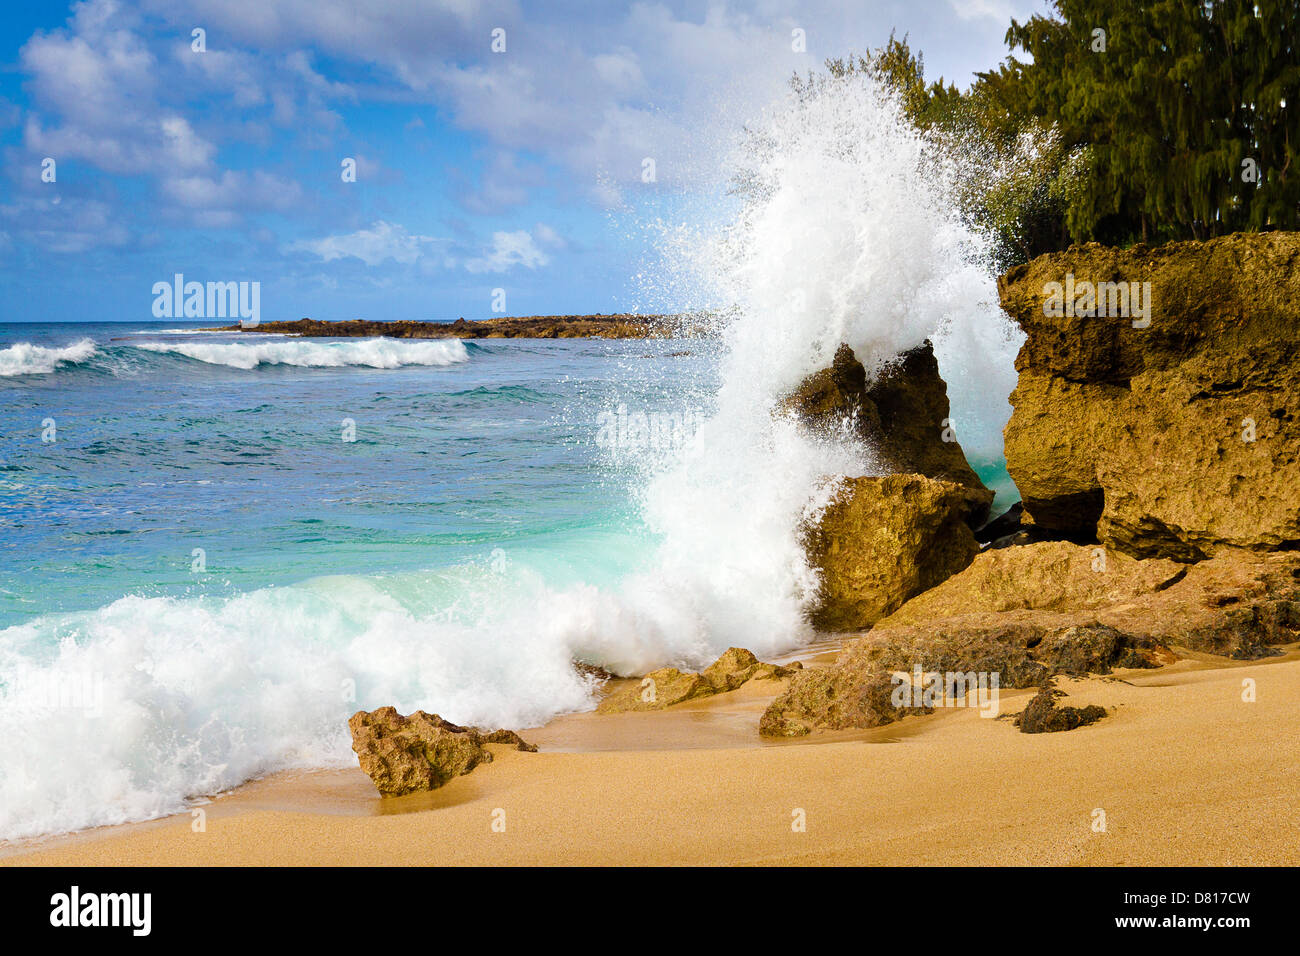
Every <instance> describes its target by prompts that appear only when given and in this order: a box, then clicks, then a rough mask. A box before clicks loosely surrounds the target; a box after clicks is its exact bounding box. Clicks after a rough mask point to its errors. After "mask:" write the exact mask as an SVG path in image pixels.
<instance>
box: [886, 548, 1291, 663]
mask: <svg viewBox="0 0 1300 956" xmlns="http://www.w3.org/2000/svg"><path fill="white" fill-rule="evenodd" d="M1013 612H1017V613H1016V615H1015V617H1014V619H1015V620H1018V621H1024V622H1030V623H1034V624H1036V625H1038V626H1041V627H1044V628H1046V629H1048V630H1049V631H1051V632H1053V633H1056V632H1061V631H1064V630H1066V629H1068V628H1069V627H1071V626H1073V625H1078V624H1086V625H1102V626H1105V627H1109V628H1112V629H1114V630H1116V631H1118V632H1121V633H1123V634H1126V635H1129V636H1130V637H1131V638H1132V639H1134V640H1136V641H1138V642H1141V643H1147V644H1153V645H1156V646H1164V647H1171V648H1183V649H1185V650H1188V651H1196V652H1201V653H1208V654H1217V655H1220V656H1224V657H1232V658H1235V659H1238V660H1253V659H1255V658H1259V657H1267V656H1270V655H1273V654H1276V653H1277V652H1276V651H1275V650H1273V646H1274V645H1277V644H1288V643H1291V642H1292V641H1294V640H1296V639H1297V633H1298V632H1300V555H1297V554H1295V553H1293V552H1283V553H1277V554H1256V553H1254V552H1248V551H1232V552H1224V553H1222V554H1220V555H1219V556H1218V557H1215V558H1211V559H1209V560H1206V561H1202V562H1200V563H1199V564H1195V565H1191V566H1187V565H1180V564H1178V563H1176V562H1174V561H1171V560H1168V559H1162V558H1148V559H1145V560H1137V559H1134V558H1131V557H1128V556H1127V555H1124V554H1122V553H1120V552H1117V551H1112V550H1109V549H1100V548H1098V547H1087V546H1080V545H1073V544H1069V543H1067V542H1042V543H1037V544H1031V545H1027V546H1024V547H1019V548H1009V549H1005V550H1001V551H984V552H982V553H981V554H980V555H979V557H977V558H976V559H975V560H974V561H972V562H971V564H970V566H969V567H968V568H966V569H965V570H964V571H962V572H961V573H960V574H957V575H954V576H953V577H951V578H949V579H948V580H946V581H944V582H943V583H942V584H939V585H938V586H936V587H935V588H933V589H932V590H930V591H927V592H926V593H924V594H922V595H920V596H918V597H916V598H913V599H912V600H911V601H909V602H907V604H905V605H903V607H901V608H900V609H899V610H898V611H897V612H896V613H895V614H892V615H890V616H889V617H888V618H886V619H884V620H882V621H881V622H880V623H879V624H878V625H877V626H878V628H891V627H895V626H899V625H923V624H931V623H935V622H940V621H942V622H945V624H946V625H947V626H956V625H957V623H958V622H959V621H961V620H971V621H972V623H973V624H978V623H982V622H983V620H984V618H987V617H988V616H990V615H999V614H1001V615H1003V619H1005V620H1011V619H1012V618H1010V617H1007V615H1009V614H1012V613H1013ZM1123 666H1133V665H1128V664H1126V665H1123Z"/></svg>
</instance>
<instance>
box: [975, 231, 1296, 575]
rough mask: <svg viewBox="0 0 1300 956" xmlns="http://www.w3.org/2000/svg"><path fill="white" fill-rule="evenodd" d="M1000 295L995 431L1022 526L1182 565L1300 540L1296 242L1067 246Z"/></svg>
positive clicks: (1262, 239)
mask: <svg viewBox="0 0 1300 956" xmlns="http://www.w3.org/2000/svg"><path fill="white" fill-rule="evenodd" d="M1121 285H1123V286H1125V287H1126V288H1127V289H1128V290H1129V296H1128V298H1129V307H1128V309H1127V310H1125V309H1124V308H1123V306H1124V301H1123V300H1124V296H1122V295H1120V294H1119V292H1117V291H1116V290H1117V289H1118V288H1119V287H1120V286H1121ZM999 291H1000V294H1001V298H1002V304H1003V307H1004V308H1005V309H1006V310H1007V312H1008V313H1010V315H1011V316H1012V318H1014V319H1015V320H1016V321H1017V322H1018V323H1019V324H1020V327H1021V328H1022V329H1023V330H1024V331H1025V334H1026V340H1025V344H1024V346H1023V347H1022V348H1021V350H1020V355H1019V356H1018V358H1017V360H1016V368H1017V370H1018V371H1019V373H1020V377H1019V383H1018V385H1017V387H1016V390H1015V391H1014V392H1013V393H1012V396H1011V403H1012V405H1013V407H1014V409H1015V410H1014V413H1013V414H1012V417H1011V421H1010V423H1009V424H1008V425H1007V428H1006V432H1005V435H1006V456H1007V468H1008V470H1009V471H1010V472H1011V477H1012V478H1013V479H1014V480H1015V482H1016V484H1017V486H1018V487H1019V488H1020V491H1021V494H1022V495H1023V497H1024V504H1025V510H1026V511H1027V512H1028V514H1029V516H1030V517H1031V518H1032V520H1033V522H1034V523H1035V524H1037V525H1039V526H1040V527H1043V528H1045V529H1047V530H1050V531H1054V532H1059V533H1061V534H1065V535H1070V536H1073V537H1075V538H1076V539H1079V540H1083V539H1094V538H1095V539H1096V540H1099V541H1100V542H1101V543H1102V544H1104V545H1108V546H1111V547H1115V548H1118V549H1120V550H1123V551H1127V552H1129V553H1131V554H1135V555H1140V556H1145V557H1161V556H1162V557H1171V558H1176V559H1178V560H1181V561H1195V560H1199V559H1201V558H1204V557H1206V556H1208V555H1211V554H1214V553H1216V552H1218V551H1220V550H1222V549H1225V548H1233V547H1238V548H1249V549H1254V550H1273V549H1279V548H1290V547H1296V546H1300V494H1298V492H1300V422H1298V421H1297V416H1296V398H1295V396H1296V395H1297V394H1300V363H1297V361H1296V357H1295V356H1296V347H1297V345H1300V235H1297V234H1294V233H1262V234H1260V233H1251V234H1238V235H1232V236H1226V237H1224V238H1221V239H1214V240H1211V241H1209V242H1204V243H1197V242H1182V243H1171V244H1169V245H1165V246H1161V247H1159V248H1148V247H1145V246H1136V247H1134V248H1132V249H1112V248H1107V247H1104V246H1099V245H1096V244H1091V245H1086V246H1079V247H1075V248H1073V249H1070V250H1069V251H1066V252H1061V253H1056V254H1053V255H1047V256H1042V257H1040V258H1038V259H1035V260H1034V261H1033V262H1030V263H1028V264H1026V265H1023V266H1020V267H1018V268H1016V269H1013V270H1012V271H1011V272H1009V273H1007V275H1006V276H1004V277H1003V278H1002V280H1001V281H1000V283H999ZM1135 291H1136V292H1137V293H1138V295H1136V296H1135V295H1133V294H1132V293H1133V292H1135ZM1071 294H1072V297H1071ZM1139 299H1142V300H1145V305H1146V306H1148V308H1147V310H1146V311H1147V314H1146V315H1145V316H1142V315H1139V314H1138V310H1137V308H1135V307H1134V306H1135V302H1136V301H1138V300H1139ZM1125 312H1127V314H1123V313H1125Z"/></svg>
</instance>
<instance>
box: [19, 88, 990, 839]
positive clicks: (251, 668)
mask: <svg viewBox="0 0 1300 956" xmlns="http://www.w3.org/2000/svg"><path fill="white" fill-rule="evenodd" d="M755 128H756V129H757V130H758V132H759V134H760V135H759V137H758V139H757V140H756V141H755V143H754V144H751V151H750V152H748V153H747V154H745V155H744V156H743V157H742V165H743V166H745V167H747V168H748V169H749V171H750V173H751V180H750V182H751V185H752V186H753V187H754V189H753V191H752V192H751V194H750V201H749V202H747V203H746V205H745V207H744V209H743V210H742V211H741V213H740V215H739V216H738V218H737V219H736V220H735V222H734V224H733V225H732V226H730V227H729V228H727V229H725V230H724V231H723V232H721V233H719V234H717V235H716V236H715V237H714V239H713V240H712V241H704V242H691V243H688V244H687V245H686V248H685V250H684V251H685V257H684V258H680V259H679V262H678V264H677V265H676V266H675V267H676V268H682V269H685V270H687V271H689V272H691V273H692V274H693V275H694V276H695V277H696V281H698V282H699V283H700V285H699V288H700V290H701V295H702V301H707V302H710V303H724V304H726V303H729V304H734V306H735V310H734V317H733V318H732V320H731V321H730V322H729V324H728V325H727V326H726V328H725V329H724V330H723V333H722V334H723V345H724V349H725V353H724V356H723V357H722V359H721V371H722V385H721V388H720V390H719V392H718V394H717V396H716V401H715V402H714V403H713V404H712V409H713V410H712V412H711V414H710V415H709V416H708V417H706V418H705V419H704V420H703V421H702V423H701V424H700V427H699V428H698V429H697V430H696V431H695V432H694V433H693V434H692V435H691V436H690V438H689V440H687V441H686V442H684V443H683V444H681V445H675V446H673V447H671V448H669V449H649V450H647V451H646V454H647V455H649V456H660V457H648V458H645V459H643V460H641V461H639V462H637V463H636V467H635V469H634V470H635V473H636V474H637V475H639V476H641V480H640V481H639V483H638V488H637V497H638V500H639V503H640V505H641V507H642V514H643V516H644V519H645V522H646V524H647V525H648V527H649V529H650V530H651V531H652V532H654V534H655V538H656V543H655V544H654V546H653V550H652V552H650V553H648V554H646V555H645V556H644V559H643V560H641V561H640V562H638V566H639V567H640V569H641V570H639V571H637V572H636V573H634V574H631V575H629V576H627V577H626V578H624V579H623V580H622V581H620V582H618V583H616V584H613V585H608V586H596V585H595V584H572V585H566V584H560V583H557V582H560V581H572V580H581V579H582V577H583V574H582V572H581V562H580V560H579V557H578V556H569V557H567V558H566V557H565V556H564V555H557V554H554V553H551V554H547V555H531V556H530V555H527V554H519V553H517V552H516V551H512V552H511V554H510V558H509V561H508V564H507V566H506V567H505V569H504V570H501V569H498V570H494V571H488V570H485V569H483V568H476V567H472V566H460V567H458V568H453V569H449V570H445V571H442V572H437V573H430V574H429V575H424V576H406V577H403V576H398V577H388V578H384V579H368V578H364V577H351V576H348V577H339V578H331V579H328V580H320V581H315V582H307V583H306V584H303V585H299V586H296V587H291V588H277V589H267V590H259V591H255V592H252V593H249V594H246V595H243V596H239V597H234V598H225V599H212V598H206V599H199V598H187V599H166V598H148V599H146V598H135V597H132V598H125V599H123V600H120V601H117V602H116V603H114V604H112V605H109V606H108V607H105V608H101V609H100V610H98V611H94V612H89V613H85V614H62V615H52V616H49V617H46V618H43V619H38V620H36V621H33V622H31V623H28V624H25V625H21V626H18V627H13V628H9V629H8V630H6V631H3V632H0V675H3V676H4V684H5V687H4V689H3V691H0V774H3V777H2V778H0V835H4V836H11V837H12V836H16V835H22V834H30V833H40V832H48V831H52V830H62V829H68V828H76V827H85V826H90V825H94V824H103V823H112V822H117V821H122V820H129V819H140V818H144V817H150V816H156V815H158V814H162V813H166V812H169V811H175V810H179V809H182V808H183V807H185V806H186V805H187V800H189V799H191V798H193V797H195V796H199V795H203V794H210V793H213V792H216V791H218V790H221V789H223V788H226V787H229V786H232V785H234V784H237V783H239V782H240V781H243V780H246V779H248V778H250V777H252V776H255V775H257V774H260V773H264V772H268V771H272V770H276V769H282V768H287V767H295V766H323V765H332V764H351V763H352V761H353V760H354V759H355V758H354V757H353V756H352V755H351V753H350V750H349V747H348V740H347V730H346V725H345V721H346V718H347V716H348V714H349V713H350V712H352V711H353V710H356V709H359V708H371V707H375V706H379V705H383V704H393V705H395V706H396V707H398V709H399V710H401V711H403V712H409V711H410V710H412V709H415V708H417V707H418V708H423V709H426V710H430V711H436V712H438V713H441V714H442V715H443V716H445V717H447V718H449V719H451V720H454V721H458V722H465V723H477V724H483V725H489V726H502V725H504V726H511V727H519V728H523V727H527V726H530V725H535V724H537V723H540V722H542V721H544V720H546V719H547V718H549V717H550V716H552V715H554V714H556V713H560V712H563V711H568V710H575V709H582V708H584V707H588V706H590V704H591V694H590V691H591V688H590V685H589V684H588V682H587V681H585V680H584V679H582V678H581V677H579V676H578V675H577V673H576V672H575V671H574V669H573V668H572V666H571V661H572V659H574V658H580V659H584V660H587V661H591V662H593V663H598V664H603V665H604V666H606V667H608V668H610V669H611V670H614V671H616V672H618V673H622V674H634V673H643V672H644V671H646V670H648V669H650V668H653V667H655V666H659V665H662V664H665V663H668V662H677V663H682V664H687V665H700V664H704V663H707V662H708V661H709V660H710V659H711V658H712V657H714V656H715V655H717V654H718V653H720V652H721V651H722V650H725V649H726V648H727V647H728V646H729V645H742V646H745V647H748V648H750V649H752V650H754V651H755V652H756V653H758V654H759V655H760V656H767V655H771V654H774V653H777V652H780V651H783V650H788V649H790V648H792V647H794V646H796V645H798V644H799V643H800V642H801V641H804V640H806V639H807V638H808V636H809V631H808V629H807V626H806V625H805V623H804V614H805V611H806V608H807V606H808V602H809V600H810V599H811V598H812V596H813V595H814V594H815V591H816V586H817V580H816V576H815V574H814V573H813V572H812V570H811V569H810V568H809V566H808V564H807V561H806V559H805V556H804V553H803V549H802V547H801V546H800V529H801V523H802V522H803V520H804V519H805V518H807V517H809V516H811V515H813V514H815V513H816V511H817V509H818V508H820V507H821V506H822V505H823V504H824V503H825V501H826V500H827V499H828V496H829V495H830V494H831V492H832V491H833V490H834V487H835V484H836V481H837V479H836V476H838V475H845V474H849V475H852V474H867V473H870V472H871V470H872V461H871V449H869V448H864V447H861V446H858V445H855V444H853V443H851V442H849V441H841V442H837V441H832V440H827V439H821V440H818V439H814V438H812V437H810V436H808V435H807V434H805V432H804V431H803V430H801V429H800V428H799V427H798V426H797V424H796V423H795V422H793V421H791V420H790V419H789V418H788V417H785V416H783V415H781V414H779V413H777V404H778V401H779V399H780V398H781V396H782V395H783V394H784V393H786V392H787V391H788V390H789V389H790V388H792V387H793V386H794V385H796V384H797V383H798V382H799V381H800V379H801V378H802V377H803V376H804V375H806V374H808V373H809V372H812V371H814V370H815V369H817V368H820V367H822V366H824V365H826V364H827V363H828V362H829V360H830V358H831V356H832V355H833V354H834V351H835V349H836V347H837V346H838V345H839V344H840V343H841V342H848V343H849V344H850V345H851V346H853V348H854V349H855V350H856V351H857V352H858V354H859V355H861V356H862V357H863V358H864V360H865V361H866V362H867V363H868V364H873V363H875V362H878V361H883V360H886V359H888V358H889V357H891V356H893V355H895V354H897V353H898V352H899V351H901V350H903V349H906V348H910V347H913V346H915V345H918V344H919V343H920V342H921V341H923V340H924V339H925V338H927V337H929V338H931V339H932V340H933V341H934V342H935V345H936V350H937V352H938V354H939V360H940V362H941V365H942V368H943V372H944V374H945V376H946V378H947V380H948V382H949V387H950V393H951V395H952V398H953V406H954V416H955V417H956V418H957V419H958V422H959V427H960V428H961V432H962V438H963V440H964V441H965V442H966V443H967V444H966V447H967V450H968V451H972V450H974V451H976V452H978V451H979V450H980V444H981V442H984V441H986V440H991V437H990V436H993V435H995V434H996V433H998V432H999V431H1000V429H1001V426H1002V424H1003V422H1004V421H1005V419H1006V413H1007V409H1006V396H1007V393H1008V392H1009V390H1010V383H1011V381H1012V376H1013V375H1014V372H1013V371H1012V370H1011V355H1012V353H1013V351H1014V347H1015V343H1014V342H1013V341H1012V340H1011V338H1010V336H1009V335H1008V334H1007V330H1006V327H1005V322H1004V321H1002V320H1001V319H1000V318H999V316H998V314H997V311H996V308H994V307H993V306H992V305H991V303H993V302H994V301H995V300H994V298H993V285H992V280H991V279H990V278H989V276H988V275H987V274H986V273H985V272H984V271H983V269H982V267H981V264H980V257H981V254H982V249H983V246H982V242H981V239H980V237H979V236H977V235H976V234H974V233H972V232H971V231H970V230H969V229H967V228H965V227H964V226H962V225H961V223H960V221H959V219H958V217H957V216H956V215H955V212H954V210H953V209H952V207H951V204H950V203H949V201H948V198H947V196H948V194H947V191H946V185H945V181H944V175H943V172H942V169H936V162H935V159H934V157H933V156H931V155H929V154H927V151H926V147H925V144H924V143H922V142H921V141H920V140H919V139H918V137H917V136H916V135H915V134H914V133H913V132H912V131H910V130H909V129H908V128H907V127H906V126H905V125H904V124H903V123H901V121H900V120H899V116H898V108H897V105H896V104H895V103H894V102H892V101H891V100H890V99H889V98H888V97H885V96H882V95H881V94H880V92H879V91H878V90H876V89H875V88H874V87H873V86H872V85H871V84H870V82H869V81H865V80H863V81H860V82H856V81H855V82H854V83H849V84H844V85H842V86H839V87H837V88H834V89H832V90H828V91H824V92H822V93H821V94H816V95H813V96H810V97H808V98H805V99H803V100H800V101H797V102H796V101H790V102H784V103H782V104H780V105H779V106H778V107H777V108H775V109H774V110H773V111H772V112H771V113H770V114H769V115H768V116H767V117H765V118H764V119H763V120H762V122H761V123H759V124H756V126H755ZM675 234H676V235H698V232H696V231H692V230H680V231H678V232H677V233H675ZM678 251H679V252H680V251H682V250H680V249H679V250H678ZM796 293H797V294H796ZM146 347H149V348H154V349H155V350H158V351H164V350H165V351H171V352H180V353H181V354H187V355H190V356H191V357H194V358H199V359H201V360H202V361H210V362H217V363H221V364H228V365H235V366H236V367H241V368H251V367H254V366H256V365H258V364H261V363H263V362H288V363H290V364H304V365H306V364H320V365H343V364H363V365H373V366H377V367H392V366H394V365H399V364H411V363H412V362H413V361H414V360H416V359H419V358H423V359H424V361H425V362H427V363H432V364H441V363H443V362H447V361H457V360H463V357H464V346H463V344H461V343H460V342H459V341H455V342H429V343H425V342H416V343H409V342H393V341H391V340H387V341H384V340H368V341H359V342H347V343H338V344H334V343H330V344H317V343H308V342H299V341H293V342H258V343H255V344H245V343H231V344H224V343H223V344H217V345H213V344H202V343H195V344H179V343H178V344H168V345H166V346H165V347H164V346H157V345H153V344H150V345H148V346H146ZM981 416H983V417H982V418H981ZM934 427H935V428H936V429H939V428H941V427H942V426H941V423H937V422H936V423H934ZM592 437H593V440H594V437H595V435H594V431H593V436H592ZM588 557H589V556H587V555H585V554H584V555H582V556H581V558H582V559H583V560H586V559H588ZM566 562H568V563H567V564H566ZM560 566H563V570H564V573H562V574H561V573H557V567H560ZM587 580H593V579H592V578H591V577H588V578H587ZM86 675H90V676H91V677H92V678H93V677H94V675H98V683H96V682H95V681H94V680H89V681H88V680H87V676H86ZM349 682H351V683H349ZM51 686H56V687H73V688H77V687H91V688H93V687H96V686H98V687H102V695H101V697H100V699H99V713H98V714H97V715H95V714H92V713H89V712H83V711H84V708H83V710H82V711H78V710H76V709H75V708H73V709H71V710H70V709H69V708H67V707H63V708H61V709H60V714H61V715H62V719H59V720H53V719H49V718H48V708H49V704H50V694H49V688H50V687H51ZM349 690H354V691H355V697H354V699H353V698H350V697H349V696H348V693H347V692H348V691H349ZM42 708H44V709H42Z"/></svg>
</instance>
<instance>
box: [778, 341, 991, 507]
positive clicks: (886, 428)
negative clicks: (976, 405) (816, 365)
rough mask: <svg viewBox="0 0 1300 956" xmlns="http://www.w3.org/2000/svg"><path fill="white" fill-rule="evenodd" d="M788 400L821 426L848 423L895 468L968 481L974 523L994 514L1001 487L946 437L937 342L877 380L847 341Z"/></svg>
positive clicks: (944, 390) (893, 365)
mask: <svg viewBox="0 0 1300 956" xmlns="http://www.w3.org/2000/svg"><path fill="white" fill-rule="evenodd" d="M784 407H785V408H787V409H790V410H791V411H793V412H795V414H797V415H798V416H799V417H800V418H801V419H802V420H803V421H804V422H806V423H807V424H808V425H810V426H811V427H813V428H816V429H825V430H831V431H837V430H839V429H840V428H842V427H844V425H845V424H846V423H847V424H848V425H849V426H850V427H851V428H852V430H853V431H854V432H855V433H856V434H857V435H858V436H859V437H860V438H862V439H863V440H865V441H866V442H867V444H868V445H869V446H870V447H871V448H872V449H873V450H874V451H875V452H876V454H877V456H878V457H879V459H880V463H881V464H882V465H883V466H884V468H886V469H887V470H888V471H891V472H894V473H897V474H917V475H924V476H925V477H927V478H936V479H939V480H942V481H948V482H953V483H954V484H957V485H960V486H962V487H963V488H964V489H966V496H967V500H968V509H967V520H968V521H969V522H970V524H971V525H972V526H978V525H980V524H983V523H984V521H985V519H987V517H988V512H989V506H990V505H991V504H992V502H993V492H991V491H989V489H987V488H986V487H984V483H983V482H981V481H980V479H979V476H978V475H976V474H975V471H974V470H973V469H972V468H971V466H970V465H969V463H967V461H966V456H965V454H963V453H962V449H961V445H960V444H958V443H957V442H956V441H944V435H945V433H947V432H946V431H945V429H946V424H945V423H946V422H947V420H948V386H947V385H946V384H945V383H944V380H943V379H942V378H941V377H940V376H939V363H938V362H937V361H935V358H934V350H933V348H932V347H931V345H930V343H929V342H926V343H925V344H923V345H921V346H919V347H917V348H914V349H910V350H908V351H907V352H904V353H903V354H902V355H900V356H899V357H898V359H897V360H896V361H895V362H892V363H890V364H887V365H885V366H884V367H883V368H881V369H880V370H878V371H877V372H876V374H875V376H874V377H873V378H872V379H871V380H870V381H868V378H867V370H866V369H865V367H863V365H862V363H861V362H860V361H858V358H857V356H855V355H854V354H853V350H852V349H851V348H849V346H847V345H841V346H840V347H839V349H838V350H837V351H836V353H835V358H834V361H833V362H832V364H831V366H830V368H826V369H822V370H821V371H819V372H816V373H814V374H813V375H810V376H809V377H808V378H806V379H805V380H804V381H803V382H802V383H801V384H800V385H799V387H798V388H797V389H795V390H794V392H793V393H792V394H791V395H790V396H789V397H788V398H787V399H786V401H785V403H784Z"/></svg>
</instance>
